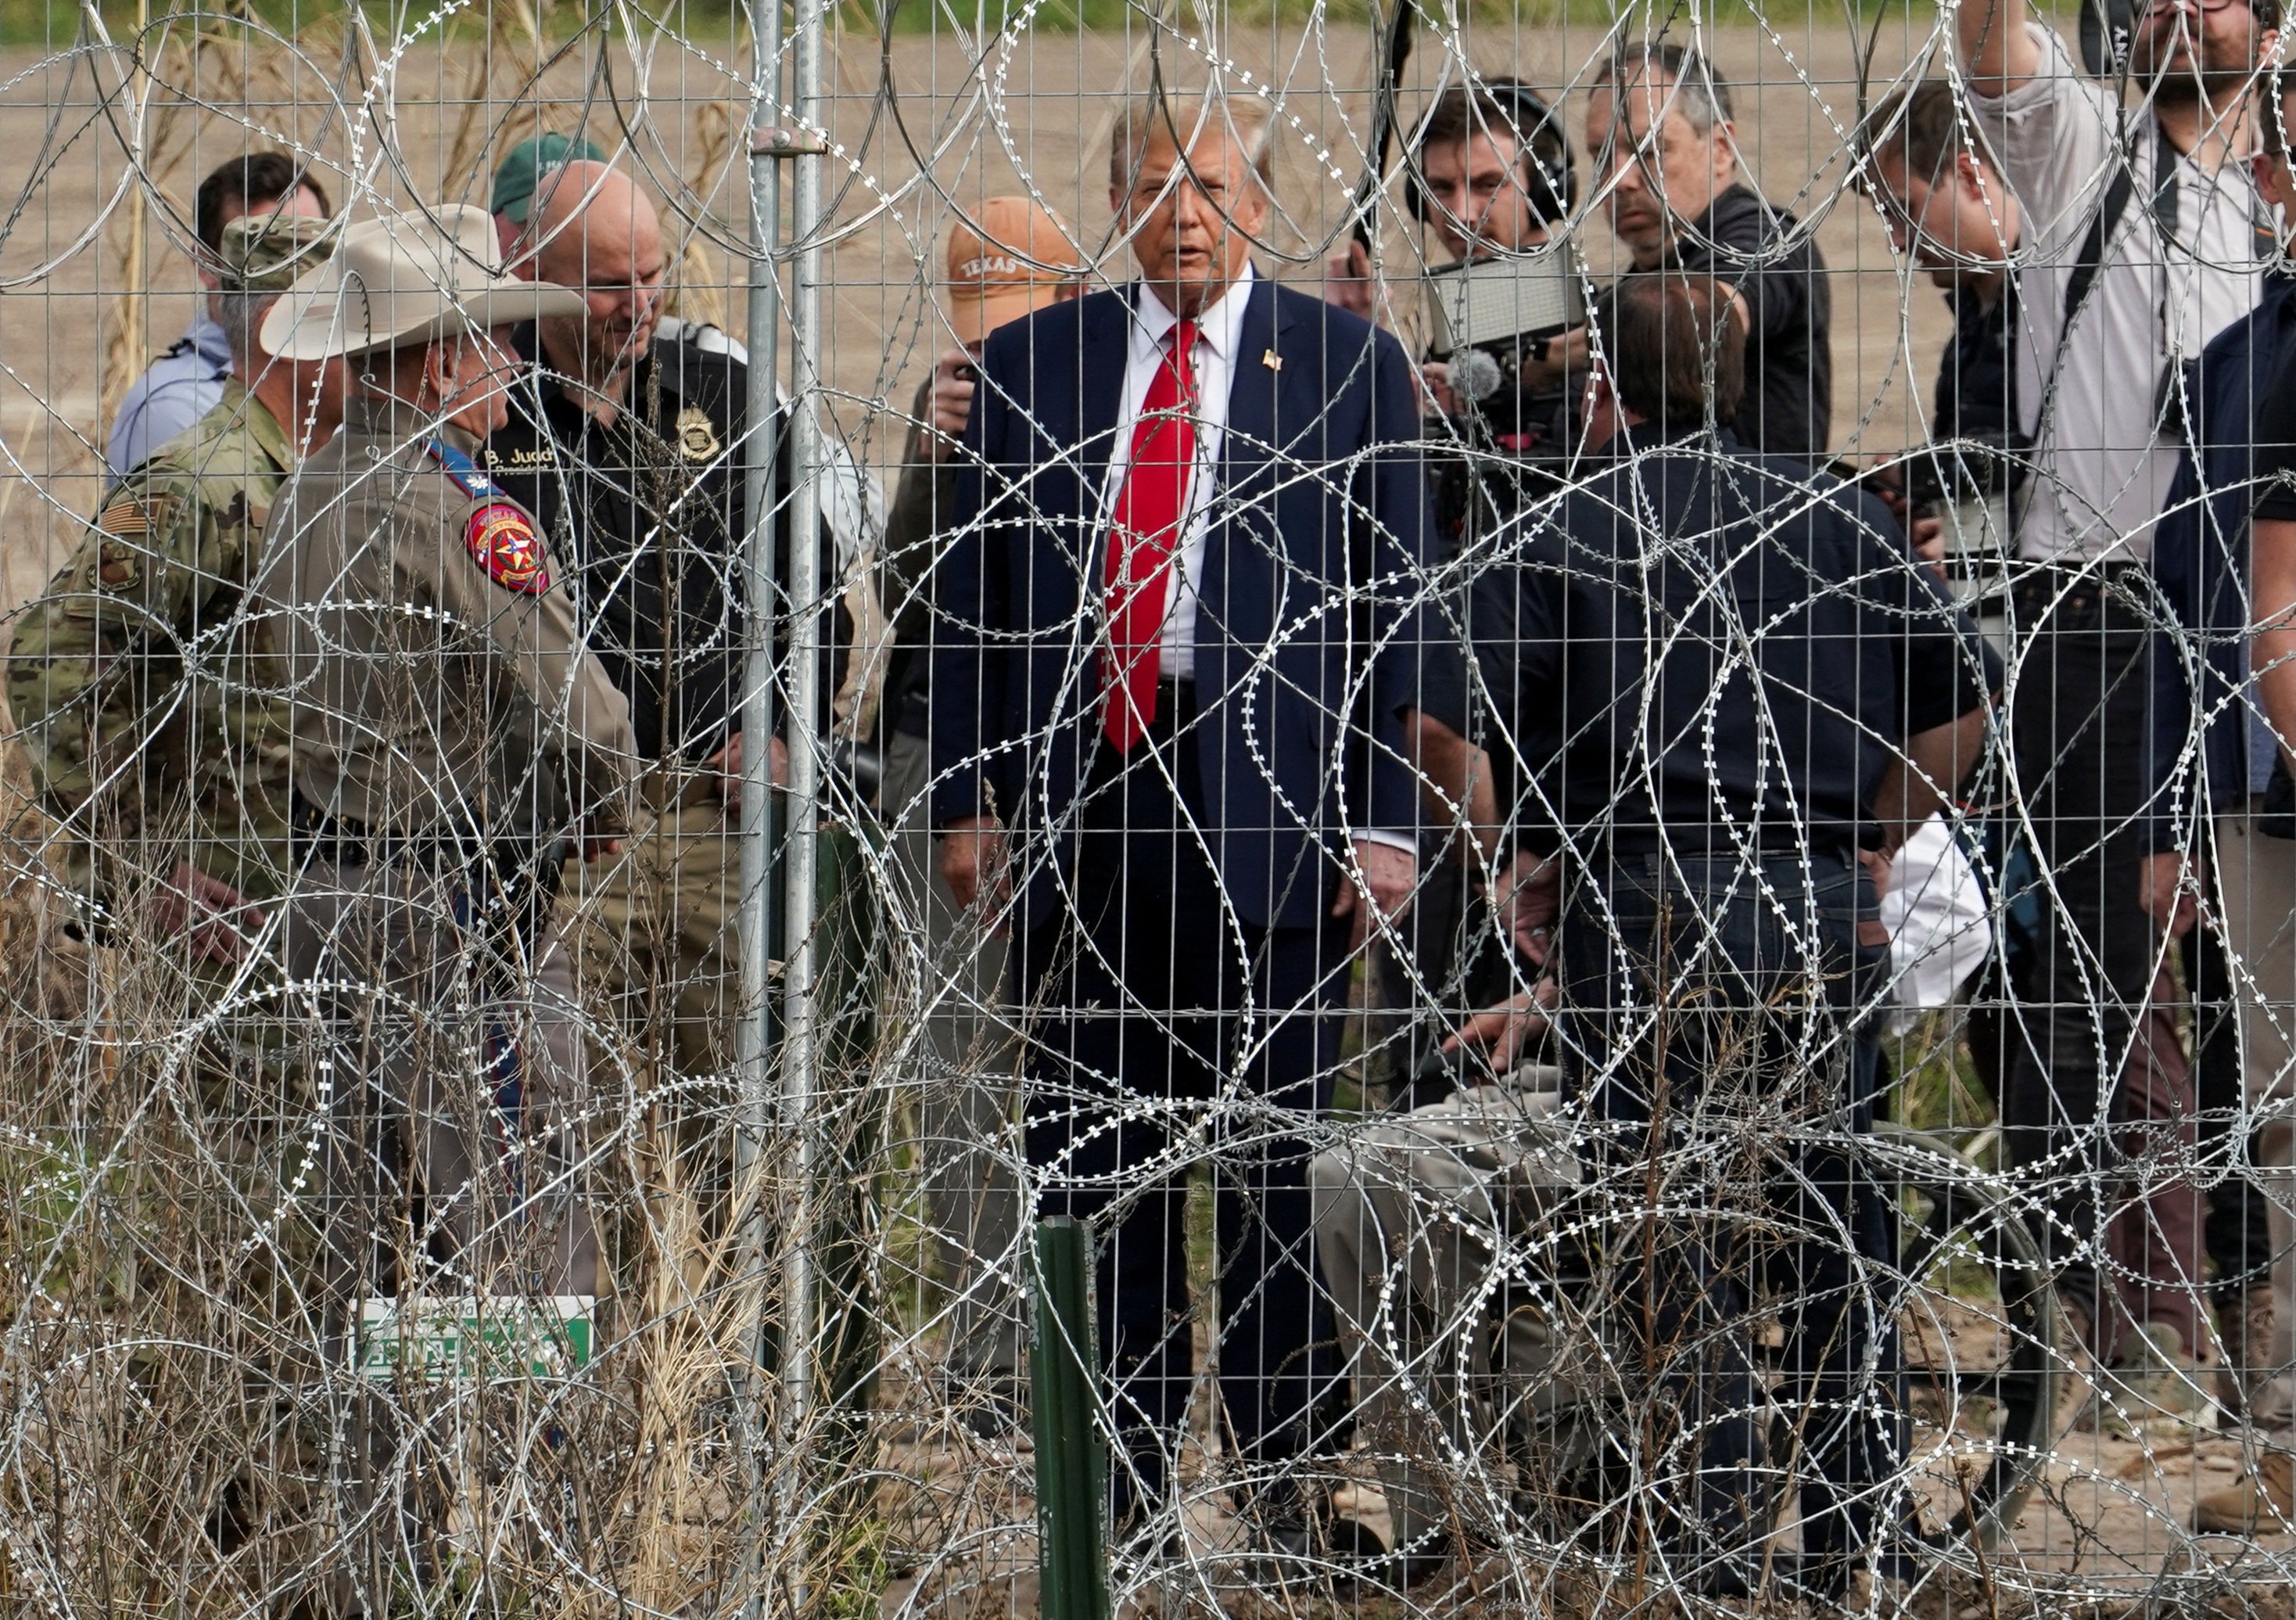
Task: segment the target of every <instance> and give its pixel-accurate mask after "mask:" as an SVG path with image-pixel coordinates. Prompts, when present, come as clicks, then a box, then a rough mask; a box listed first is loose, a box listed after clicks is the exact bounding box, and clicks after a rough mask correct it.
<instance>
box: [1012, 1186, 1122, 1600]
mask: <svg viewBox="0 0 2296 1620" xmlns="http://www.w3.org/2000/svg"><path fill="white" fill-rule="evenodd" d="M1030 1341H1031V1342H1030V1344H1029V1379H1030V1394H1029V1409H1030V1416H1031V1418H1032V1419H1034V1422H1035V1427H1036V1432H1037V1572H1038V1575H1039V1578H1040V1583H1041V1586H1042V1589H1043V1590H1042V1597H1041V1606H1040V1608H1041V1613H1042V1614H1043V1616H1044V1620H1108V1548H1107V1535H1106V1531H1105V1526H1104V1525H1103V1514H1104V1513H1105V1512H1106V1510H1107V1509H1106V1504H1107V1501H1108V1447H1107V1445H1106V1443H1104V1442H1103V1439H1102V1436H1101V1432H1100V1427H1099V1425H1098V1424H1096V1423H1095V1422H1094V1421H1093V1414H1094V1411H1095V1408H1096V1406H1097V1405H1098V1398H1099V1389H1100V1339H1099V1336H1098V1334H1097V1333H1096V1332H1095V1328H1094V1323H1093V1309H1092V1231H1091V1229H1090V1228H1088V1227H1087V1226H1085V1225H1084V1224H1083V1222H1081V1221H1078V1220H1076V1219H1075V1218H1073V1217H1072V1216H1068V1215H1055V1216H1054V1217H1052V1218H1051V1219H1050V1220H1047V1221H1040V1222H1038V1223H1037V1288H1036V1311H1035V1323H1034V1331H1033V1333H1032V1334H1031V1335H1030Z"/></svg>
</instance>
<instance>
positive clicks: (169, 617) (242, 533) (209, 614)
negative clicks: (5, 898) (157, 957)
mask: <svg viewBox="0 0 2296 1620" xmlns="http://www.w3.org/2000/svg"><path fill="white" fill-rule="evenodd" d="M324 223H325V222H324V221H321V220H305V219H280V218H277V217H275V216H266V217H262V218H254V219H240V220H234V221H233V222H232V224H231V225H230V226H227V227H226V228H225V237H224V246H223V258H224V260H225V265H226V267H228V270H229V271H230V272H234V273H236V275H237V276H238V278H239V279H240V281H241V283H242V284H243V285H244V286H245V287H247V288H248V289H249V290H250V291H273V292H276V291H281V290H283V289H284V287H285V286H286V284H287V281H288V279H289V278H290V275H291V268H292V263H291V261H292V260H293V259H294V256H295V255H296V254H297V253H299V252H301V251H305V250H306V249H307V247H308V246H309V244H310V243H312V242H313V241H314V240H315V239H316V234H317V232H318V230H319V229H320V228H322V227H324ZM266 227H267V228H266ZM293 461H294V453H293V448H292V443H291V439H290V437H289V434H288V432H287V430H286V429H285V428H283V426H281V425H280V424H279V423H278V422H277V421H276V420H275V419H274V418H273V416H272V415H271V413H270V412H269V411H268V410H267V409H266V408H265V407H264V406H263V405H262V404H261V403H260V402H259V401H258V400H257V399H255V398H254V396H252V395H251V394H250V393H249V392H248V391H247V390H246V388H245V387H244V386H242V384H241V382H239V381H238V380H237V379H236V378H234V379H233V380H232V381H230V382H227V383H225V388H224V395H223V399H222V400H221V401H220V402H219V403H218V404H217V406H216V407H215V408H214V409H213V410H211V411H209V413H208V414H207V415H206V416H204V417H202V418H201V420H200V422H199V423H198V424H196V425H195V426H193V428H192V429H191V430H190V431H189V432H185V433H183V434H181V435H179V436H177V437H176V438H175V439H173V440H169V441H168V443H167V444H165V445H163V446H161V447H160V450H159V451H158V452H157V453H156V454H155V455H153V456H152V457H151V459H149V460H147V461H145V462H144V463H143V465H141V466H138V467H136V468H135V469H133V470H132V471H130V472H129V473H128V474H127V477H126V478H125V479H123V480H122V481H120V483H119V485H118V486H116V487H115V488H114V489H112V491H111V494H110V495H109V496H108V497H107V498H105V500H104V503H103V506H102V511H101V512H99V513H98V514H97V516H96V520H95V522H94V525H93V526H92V527H91V528H90V529H89V530H88V531H87V532H86V535H85V537H84V538H83V539H82V540H81V542H80V545H79V547H78V549H77V550H76V551H75V552H74V553H73V554H72V556H71V557H70V560H69V561H68V562H66V563H65V564H64V566H63V568H62V570H61V572H58V573H57V575H56V576H55V579H54V580H53V582H52V583H51V584H50V586H49V588H48V590H47V592H46V594H45V596H42V597H41V598H40V599H39V600H38V601H37V602H35V603H34V604H31V606H30V607H29V608H28V609H27V610H26V612H25V613H24V614H23V615H22V617H21V618H20V619H19V620H18V621H17V625H16V629H15V633H14V636H13V638H12V645H11V647H10V659H9V669H8V702H9V705H10V708H11V709H12V711H13V713H14V715H15V718H16V724H17V726H18V728H19V729H20V731H21V734H22V737H23V742H24V745H25V750H26V752H27V753H28V755H29V759H30V762H31V766H32V770H33V777H34V781H35V785H37V789H38V791H39V794H40V797H41V801H42V803H43V806H44V808H45V809H46V810H47V811H48V813H49V814H50V815H52V816H53V817H54V818H56V819H57V820H58V821H60V822H61V824H62V825H63V827H64V829H65V833H66V835H67V836H66V842H65V846H64V851H63V858H64V861H65V865H66V868H67V869H68V871H69V872H70V875H71V876H72V877H73V878H74V880H75V881H76V883H77V884H78V886H79V888H80V889H81V890H82V892H84V893H86V894H88V895H90V896H92V897H94V899H95V900H96V901H97V903H98V905H99V907H100V909H101V913H100V920H101V922H102V924H103V925H107V926H108V929H109V930H111V931H116V930H118V929H119V928H122V927H124V926H126V925H127V917H126V916H125V915H124V914H123V912H122V909H121V901H122V900H124V899H125V898H126V897H127V893H129V892H132V891H133V890H134V889H135V887H136V886H137V885H138V884H139V882H142V883H148V882H150V881H151V880H152V879H156V878H164V877H165V876H167V875H168V874H169V873H171V872H173V871H174V870H175V869H176V868H177V866H178V865H179V864H181V863H182V862H184V861H187V860H188V861H189V862H191V863H192V864H193V866H194V867H196V868H199V870H201V871H202V872H204V873H206V874H207V875H208V876H211V877H215V878H218V879H220V880H221V881H223V882H225V883H226V884H230V885H231V886H232V887H234V888H235V889H237V890H239V891H240V892H242V893H243V894H245V895H246V896H247V897H248V898H249V899H250V900H266V899H272V898H275V897H276V896H277V895H279V894H280V893H281V892H283V889H284V887H285V876H286V873H287V870H288V851H287V832H288V823H287V817H288V765H289V751H288V748H287V736H286V730H285V725H284V716H283V712H282V711H280V709H279V708H278V706H277V705H276V703H274V702H272V701H270V700H268V699H266V697H264V696H263V695H262V694H264V693H266V692H267V691H271V690H275V688H276V687H277V685H278V683H277V680H276V679H275V678H273V676H272V674H271V671H270V666H269V660H270V657H271V654H270V648H269V645H268V637H267V636H266V632H265V629H264V628H263V627H262V625H261V624H260V623H259V621H257V620H255V619H254V618H252V617H250V615H249V614H248V613H246V612H245V611H244V598H245V596H246V590H247V584H248V581H249V580H250V578H251V577H252V575H253V573H254V570H255V567H256V564H257V562H258V558H259V555H260V548H261V541H262V535H263V527H264V523H265V522H266V519H267V518H268V517H269V515H270V512H271V507H272V505H273V503H274V502H275V500H276V499H277V498H278V496H279V490H280V488H281V486H282V485H283V483H284V482H285V481H286V479H287V475H288V473H289V470H290V469H291V466H292V465H293Z"/></svg>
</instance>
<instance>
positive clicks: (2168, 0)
mask: <svg viewBox="0 0 2296 1620" xmlns="http://www.w3.org/2000/svg"><path fill="white" fill-rule="evenodd" d="M2248 3H2249V0H2144V4H2143V5H2141V6H2139V7H2138V8H2137V15H2138V16H2140V17H2151V16H2153V14H2154V13H2155V12H2180V11H2184V10H2185V9H2186V8H2187V7H2189V8H2191V9H2192V10H2194V11H2196V12H2228V11H2230V10H2231V9H2232V8H2233V7H2234V6H2235V5H2238V6H2245V5H2247V4H2248Z"/></svg>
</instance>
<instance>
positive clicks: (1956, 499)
mask: <svg viewBox="0 0 2296 1620" xmlns="http://www.w3.org/2000/svg"><path fill="white" fill-rule="evenodd" d="M2032 464H2033V438H2032V435H2031V434H2030V433H2021V432H2017V431H2016V430H2015V429H2014V428H2005V427H1997V428H1993V429H1989V430H1985V431H1980V432H1966V433H1964V434H1962V435H1960V436H1959V437H1957V438H1954V439H1948V440H1943V441H1941V442H1937V441H1933V442H1931V443H1929V444H1925V445H1923V446H1921V447H1920V448H1917V449H1914V450H1909V451H1907V454H1906V459H1905V463H1904V466H1905V481H1906V501H1907V505H1908V506H1912V507H1913V509H1914V510H1915V511H1916V512H1922V511H1930V510H1934V509H1936V508H1938V507H1940V506H1958V505H1960V504H1961V503H1963V502H1964V501H1973V500H1990V499H1992V498H1995V497H1996V496H2002V495H2011V494H2014V493H2015V492H2016V490H2017V489H2018V488H2019V487H2020V486H2021V485H2022V484H2023V483H2024V481H2025V478H2026V475H2027V474H2028V473H2030V472H2031V471H2032V470H2033V465H2032Z"/></svg>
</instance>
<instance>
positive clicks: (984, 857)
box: [940, 816, 1013, 933]
mask: <svg viewBox="0 0 2296 1620" xmlns="http://www.w3.org/2000/svg"><path fill="white" fill-rule="evenodd" d="M940 875H941V880H942V881H943V882H944V883H946V884H948V892H949V893H950V894H952V895H954V896H955V899H956V903H957V906H958V908H959V909H966V910H969V909H972V906H973V905H974V904H975V903H976V902H978V901H980V900H986V901H987V902H988V909H989V910H990V911H991V912H992V913H994V914H995V915H996V917H998V918H999V919H1000V920H999V922H998V924H997V926H996V932H999V933H1001V932H1003V923H1002V920H1001V919H1002V917H1003V915H1004V912H1005V905H1006V902H1007V901H1009V900H1011V899H1012V894H1013V885H1012V877H1011V875H1010V873H1009V872H1008V871H1007V870H1006V868H1005V828H1004V826H1003V825H1002V824H1001V823H999V822H998V821H997V819H996V817H994V816H967V817H965V818H964V819H963V820H960V821H952V822H950V823H949V824H948V826H947V829H946V830H945V831H944V832H943V833H942V834H941V840H940Z"/></svg>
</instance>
